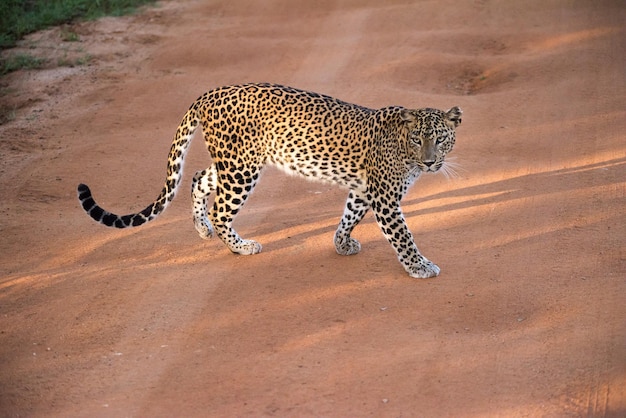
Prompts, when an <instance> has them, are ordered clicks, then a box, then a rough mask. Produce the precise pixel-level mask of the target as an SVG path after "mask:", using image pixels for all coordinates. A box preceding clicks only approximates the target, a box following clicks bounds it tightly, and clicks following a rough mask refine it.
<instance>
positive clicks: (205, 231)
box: [193, 217, 213, 239]
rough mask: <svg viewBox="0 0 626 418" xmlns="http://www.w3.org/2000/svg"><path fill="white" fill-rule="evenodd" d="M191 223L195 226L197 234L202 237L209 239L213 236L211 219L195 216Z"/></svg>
mask: <svg viewBox="0 0 626 418" xmlns="http://www.w3.org/2000/svg"><path fill="white" fill-rule="evenodd" d="M193 225H194V226H195V227H196V231H198V235H200V238H202V239H209V238H211V237H213V226H212V225H211V221H209V220H208V218H206V217H204V218H195V217H194V220H193Z"/></svg>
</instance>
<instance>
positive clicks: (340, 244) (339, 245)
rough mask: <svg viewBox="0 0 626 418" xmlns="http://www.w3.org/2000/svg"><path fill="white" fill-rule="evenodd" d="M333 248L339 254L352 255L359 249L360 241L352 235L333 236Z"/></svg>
mask: <svg viewBox="0 0 626 418" xmlns="http://www.w3.org/2000/svg"><path fill="white" fill-rule="evenodd" d="M335 249H336V250H337V254H339V255H354V254H358V252H359V251H361V243H360V242H359V241H357V240H355V239H354V238H352V237H348V239H339V238H337V237H335Z"/></svg>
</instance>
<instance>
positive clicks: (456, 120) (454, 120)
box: [446, 106, 463, 128]
mask: <svg viewBox="0 0 626 418" xmlns="http://www.w3.org/2000/svg"><path fill="white" fill-rule="evenodd" d="M461 116H463V111H462V110H461V108H460V107H458V106H454V107H453V108H452V109H449V110H448V111H447V112H446V120H447V121H448V122H450V124H451V126H452V127H454V128H456V127H457V126H459V125H460V124H461Z"/></svg>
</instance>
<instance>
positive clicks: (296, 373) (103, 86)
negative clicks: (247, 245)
mask: <svg viewBox="0 0 626 418" xmlns="http://www.w3.org/2000/svg"><path fill="white" fill-rule="evenodd" d="M625 22H626V8H625V7H624V2H623V1H617V0H616V1H609V0H606V1H594V2H589V1H582V0H580V1H576V0H574V1H566V0H548V1H546V0H541V1H536V0H531V1H525V2H518V1H513V0H511V1H504V0H502V1H489V0H475V1H465V2H460V4H459V2H457V1H452V0H438V1H422V2H407V1H399V0H398V1H395V0H394V1H384V2H381V1H330V0H328V1H326V0H325V1H319V2H304V1H302V2H294V1H289V0H274V1H267V2H255V1H244V0H241V1H237V0H235V1H234V0H224V1H210V2H208V1H199V0H191V1H180V2H176V1H165V2H162V3H159V5H158V7H156V8H151V9H146V10H145V11H144V12H142V13H141V14H139V15H136V16H132V17H124V18H106V19H103V20H101V21H98V22H90V23H82V24H76V25H73V26H70V27H65V28H57V29H53V30H49V31H45V32H43V33H39V34H35V35H33V36H31V37H29V38H28V40H26V41H25V42H24V43H23V44H22V48H26V49H28V50H29V51H39V53H42V54H48V55H47V56H50V57H53V59H54V60H57V61H56V62H57V63H58V64H65V65H63V66H60V67H59V66H57V65H51V68H48V69H45V70H39V71H20V72H17V73H13V74H11V75H9V76H6V77H4V78H2V79H0V83H1V85H0V86H1V89H2V96H1V100H2V109H4V111H3V114H4V115H5V117H4V120H3V122H5V123H4V124H2V125H1V126H0V147H1V148H0V156H1V158H0V196H1V197H0V234H1V237H2V239H1V240H0V415H1V416H7V417H17V416H34V417H38V416H57V417H69V416H76V417H87V416H89V417H94V416H102V417H123V416H145V417H157V416H164V417H165V416H223V417H226V416H281V417H282V416H329V417H347V416H376V417H378V416H389V417H400V416H402V417H412V416H420V417H440V416H441V417H445V416H448V417H459V416H464V417H484V416H489V417H495V416H512V417H522V416H523V417H528V416H532V417H535V416H546V417H569V416H574V417H576V416H584V417H624V416H626V303H624V302H625V299H626V279H625V277H626V239H625V237H626V216H625V212H626V210H625V208H626V141H625V138H626V136H625V135H626V134H625V133H624V132H626V117H625V116H626V72H625V69H626V52H625V51H626V33H625ZM68 31H69V32H75V33H77V34H78V35H79V38H80V39H79V41H78V42H67V41H62V38H63V37H64V35H63V33H67V32H68ZM65 38H67V37H65ZM10 52H11V51H5V53H10ZM72 62H76V63H78V64H82V65H76V66H73V67H72V66H67V63H72ZM249 81H270V82H276V83H282V84H288V85H292V86H295V87H300V88H305V89H309V90H314V91H318V92H321V93H326V94H330V95H333V96H336V97H339V98H341V99H344V100H347V101H350V102H354V103H358V104H361V105H365V106H369V107H383V106H387V105H403V106H407V107H426V106H429V107H438V108H449V107H451V106H453V105H459V106H461V107H462V108H463V110H464V118H463V125H461V127H460V128H459V129H458V135H457V145H456V148H455V150H454V152H453V153H452V156H453V157H455V158H456V160H455V161H456V163H458V164H460V165H461V167H462V169H461V170H459V176H458V177H457V178H453V179H450V180H448V179H446V178H445V177H444V176H442V175H431V176H423V177H422V179H420V180H419V182H418V183H417V184H416V186H415V187H414V188H413V189H412V190H411V192H410V193H409V195H408V196H407V197H406V198H405V201H404V204H403V208H404V211H405V214H406V217H407V220H408V223H409V226H410V227H411V229H412V230H413V232H414V234H415V236H416V240H417V243H418V245H419V246H420V249H421V250H422V252H423V253H424V254H425V255H426V256H428V257H429V258H431V259H432V260H433V261H435V262H436V263H438V264H439V265H440V267H441V268H442V273H441V275H440V276H439V277H438V278H436V279H430V280H416V279H411V278H409V277H408V276H407V275H406V274H405V272H404V270H403V269H402V267H401V266H400V264H399V263H398V262H397V261H396V259H395V256H394V254H393V251H392V249H391V247H390V246H389V244H388V243H387V242H386V241H385V239H384V238H383V236H382V234H381V233H380V231H379V230H378V227H377V226H376V224H375V222H374V220H373V217H372V216H371V215H370V216H368V217H367V218H366V220H365V221H364V222H363V224H362V225H360V227H359V228H357V230H356V231H355V237H356V238H358V239H359V240H360V241H361V242H362V244H363V250H362V252H361V253H360V254H359V255H357V256H353V257H342V256H339V255H337V254H336V253H335V250H334V246H333V243H332V236H333V232H334V229H335V227H336V224H337V222H338V220H339V218H340V216H341V213H342V207H343V203H344V199H345V196H346V191H344V190H340V189H337V188H334V187H332V186H329V185H325V184H318V183H312V182H307V181H305V180H302V179H299V178H294V177H289V176H285V175H283V174H282V173H280V172H278V171H276V170H273V169H269V170H267V171H266V172H265V174H264V178H263V179H262V181H261V183H260V185H259V187H258V188H257V189H256V191H255V194H254V195H253V196H252V198H251V199H250V200H249V202H248V203H247V205H246V208H245V209H244V210H243V211H242V213H241V215H240V216H239V217H238V219H237V222H236V223H237V227H238V230H239V232H240V233H241V234H242V235H244V236H245V237H249V238H254V239H257V240H259V241H260V242H261V243H262V244H263V245H264V247H263V248H264V252H263V253H261V254H259V255H255V256H251V257H243V256H234V255H232V254H230V253H229V251H228V250H227V249H226V247H225V246H224V245H223V244H222V243H221V242H220V241H218V240H210V241H203V240H201V239H200V238H199V237H198V236H197V234H196V232H195V230H194V228H193V225H192V222H191V214H190V207H191V199H190V197H189V195H188V192H187V191H186V190H189V186H190V182H191V179H190V177H191V175H190V173H193V172H195V171H196V170H198V169H201V168H204V167H206V166H208V164H209V161H210V160H209V158H208V156H207V154H206V153H205V152H204V149H203V144H202V141H201V140H200V138H199V137H198V138H196V141H195V142H194V144H193V145H192V149H191V152H190V155H189V157H188V159H187V168H186V173H187V176H186V177H185V179H184V182H185V183H184V184H183V190H184V192H182V193H180V194H179V196H178V198H177V200H175V201H174V204H173V205H172V206H171V207H170V208H169V209H168V211H166V212H165V213H164V214H163V215H162V216H161V217H160V218H159V219H158V220H156V221H154V222H152V223H151V224H149V225H146V226H144V227H141V228H136V229H133V230H112V229H107V228H104V227H102V226H101V225H98V224H96V223H95V222H93V221H92V220H91V219H89V218H88V217H87V216H86V215H85V214H84V213H83V212H82V210H81V209H80V207H79V205H78V201H77V199H76V192H75V188H76V185H77V184H78V183H79V182H85V183H87V184H89V185H90V186H91V187H92V190H93V191H94V195H95V197H96V198H97V199H98V201H99V202H100V203H101V204H102V205H103V206H104V207H106V208H108V209H110V210H113V211H116V212H131V211H135V210H138V209H141V208H143V207H144V206H145V205H146V204H147V203H149V202H150V201H151V200H152V199H153V198H154V197H156V195H157V194H158V192H159V191H160V189H161V187H162V182H163V180H164V177H165V162H166V155H167V152H168V150H169V146H170V141H171V138H172V137H173V134H174V131H175V128H176V126H177V125H178V123H179V121H180V118H181V116H182V115H183V113H184V112H185V110H186V109H187V107H188V106H189V104H190V103H191V102H192V101H193V100H195V98H196V97H197V96H199V95H200V94H201V93H203V92H204V91H206V90H209V89H211V88H214V87H218V86H221V85H227V84H233V83H242V82H249Z"/></svg>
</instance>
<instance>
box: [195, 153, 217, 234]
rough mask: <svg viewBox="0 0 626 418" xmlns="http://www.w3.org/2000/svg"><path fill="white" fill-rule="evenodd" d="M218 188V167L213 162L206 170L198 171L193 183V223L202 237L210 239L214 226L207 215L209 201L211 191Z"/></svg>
mask: <svg viewBox="0 0 626 418" xmlns="http://www.w3.org/2000/svg"><path fill="white" fill-rule="evenodd" d="M216 188H217V168H216V167H215V164H211V166H210V167H209V168H207V169H206V170H202V171H198V172H197V173H196V175H195V176H193V182H192V183H191V198H192V200H193V224H194V226H195V227H196V231H198V234H199V235H200V238H203V239H209V238H211V237H212V236H213V226H212V225H211V221H210V220H209V218H208V216H207V203H208V198H209V195H210V194H211V193H213V192H214V191H215V190H216Z"/></svg>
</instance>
